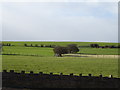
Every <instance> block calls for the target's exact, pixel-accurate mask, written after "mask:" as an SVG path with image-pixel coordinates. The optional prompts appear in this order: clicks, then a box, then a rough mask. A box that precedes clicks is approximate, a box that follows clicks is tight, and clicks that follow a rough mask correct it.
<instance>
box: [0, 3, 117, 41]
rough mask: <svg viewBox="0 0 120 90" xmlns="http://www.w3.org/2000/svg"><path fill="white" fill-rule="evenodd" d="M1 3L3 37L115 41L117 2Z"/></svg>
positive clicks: (15, 38) (8, 38) (3, 38)
mask: <svg viewBox="0 0 120 90" xmlns="http://www.w3.org/2000/svg"><path fill="white" fill-rule="evenodd" d="M1 7H2V12H1V14H2V40H12V41H13V40H36V41H39V40H58V41H59V40H71V41H104V42H117V41H118V3H117V2H5V3H2V6H1ZM0 20H1V18H0Z"/></svg>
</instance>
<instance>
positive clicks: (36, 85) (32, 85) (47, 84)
mask: <svg viewBox="0 0 120 90" xmlns="http://www.w3.org/2000/svg"><path fill="white" fill-rule="evenodd" d="M2 82H3V83H2V85H3V87H10V88H26V89H27V88H28V89H40V88H118V87H119V84H120V78H114V77H113V76H112V75H110V77H103V76H102V75H100V76H92V75H91V74H88V76H82V74H80V75H79V76H76V75H74V74H73V73H71V74H69V75H63V73H60V74H59V75H57V74H53V73H50V74H44V73H43V72H40V73H34V72H33V71H30V73H25V71H21V73H16V72H14V70H10V72H7V71H6V70H3V72H2Z"/></svg>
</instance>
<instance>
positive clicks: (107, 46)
mask: <svg viewBox="0 0 120 90" xmlns="http://www.w3.org/2000/svg"><path fill="white" fill-rule="evenodd" d="M90 47H92V48H120V45H118V46H114V45H105V46H99V44H90Z"/></svg>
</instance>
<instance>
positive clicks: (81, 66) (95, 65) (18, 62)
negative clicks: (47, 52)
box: [2, 55, 118, 77]
mask: <svg viewBox="0 0 120 90" xmlns="http://www.w3.org/2000/svg"><path fill="white" fill-rule="evenodd" d="M2 59H3V60H2V69H3V70H4V69H6V70H15V71H16V72H20V71H21V70H25V71H26V72H29V71H34V72H41V71H42V72H44V73H49V72H55V73H60V72H63V73H64V74H69V73H75V74H80V73H83V75H88V74H89V73H91V74H93V75H94V76H98V75H99V74H103V76H108V75H110V74H112V75H113V76H115V77H118V59H112V58H111V59H110V58H109V59H107V58H90V57H85V58H83V57H35V56H12V55H11V56H8V55H3V57H2Z"/></svg>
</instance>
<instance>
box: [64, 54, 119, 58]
mask: <svg viewBox="0 0 120 90" xmlns="http://www.w3.org/2000/svg"><path fill="white" fill-rule="evenodd" d="M64 57H94V58H120V55H87V54H86V55H84V54H65V55H64Z"/></svg>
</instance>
